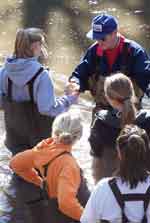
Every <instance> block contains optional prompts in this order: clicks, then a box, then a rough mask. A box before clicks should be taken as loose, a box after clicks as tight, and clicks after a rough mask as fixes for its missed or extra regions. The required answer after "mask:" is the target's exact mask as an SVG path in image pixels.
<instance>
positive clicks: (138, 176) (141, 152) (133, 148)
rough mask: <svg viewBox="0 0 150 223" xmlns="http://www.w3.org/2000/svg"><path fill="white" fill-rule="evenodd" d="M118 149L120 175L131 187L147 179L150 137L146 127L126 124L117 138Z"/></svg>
mask: <svg viewBox="0 0 150 223" xmlns="http://www.w3.org/2000/svg"><path fill="white" fill-rule="evenodd" d="M116 144H117V150H118V152H119V154H120V168H119V172H118V175H119V176H120V177H121V179H122V181H123V182H128V183H129V184H130V187H131V188H134V187H136V186H137V184H138V183H139V182H140V181H141V182H143V181H145V180H146V178H147V176H148V175H149V168H148V162H149V160H150V145H149V138H148V135H147V133H146V131H145V130H144V129H141V128H139V127H138V126H136V125H126V126H125V127H124V128H123V129H122V131H121V133H120V135H119V137H118V138H117V143H116Z"/></svg>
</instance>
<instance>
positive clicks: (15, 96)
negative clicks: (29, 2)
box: [0, 28, 77, 223]
mask: <svg viewBox="0 0 150 223" xmlns="http://www.w3.org/2000/svg"><path fill="white" fill-rule="evenodd" d="M46 57H47V51H46V46H45V35H44V33H43V32H42V30H41V29H38V28H27V29H19V30H18V31H17V34H16V40H15V45H14V52H13V55H12V56H10V57H8V58H7V59H6V62H5V64H4V65H3V66H2V67H1V69H0V107H1V108H2V109H3V110H4V118H5V129H6V138H5V145H6V147H7V148H8V149H9V150H10V151H11V152H12V154H13V155H15V154H16V153H18V152H21V151H24V150H26V149H29V148H32V147H33V146H35V145H36V144H37V143H38V142H39V141H41V140H42V139H45V138H47V137H49V136H50V135H51V126H52V122H53V120H54V117H55V116H56V115H58V114H59V113H61V112H64V111H66V110H68V108H69V107H70V105H71V104H72V103H74V102H76V99H77V94H76V92H70V94H69V95H64V96H63V97H59V98H56V97H55V93H54V86H53V81H52V77H51V71H48V70H47V69H45V68H44V66H43V64H42V63H41V62H40V61H41V60H42V61H43V60H44V59H46ZM40 59H41V60H40ZM12 183H13V185H14V186H15V188H16V196H18V197H19V198H18V197H16V200H17V204H16V205H17V207H16V212H17V213H16V214H15V216H16V217H15V219H13V220H12V222H15V223H18V222H19V223H20V222H23V219H24V217H23V216H22V218H23V219H21V220H22V221H21V220H20V217H19V220H17V218H18V217H17V216H21V215H23V214H24V213H25V210H26V209H25V208H24V211H23V213H22V214H21V213H20V211H21V210H22V209H23V208H21V204H18V203H20V202H19V200H20V201H21V203H22V202H30V201H31V200H36V199H38V198H39V196H40V195H39V188H35V186H34V185H32V184H29V183H27V182H25V181H23V180H20V179H18V178H16V177H13V180H12ZM20 193H21V195H19V194H20ZM17 210H18V211H17ZM27 222H28V223H29V221H27Z"/></svg>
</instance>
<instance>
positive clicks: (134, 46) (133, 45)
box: [125, 38, 145, 52]
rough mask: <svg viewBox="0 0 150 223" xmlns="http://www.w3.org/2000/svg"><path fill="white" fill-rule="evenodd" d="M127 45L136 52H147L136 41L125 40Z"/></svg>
mask: <svg viewBox="0 0 150 223" xmlns="http://www.w3.org/2000/svg"><path fill="white" fill-rule="evenodd" d="M125 43H127V44H128V45H129V47H130V49H132V50H134V51H136V52H140V51H142V52H145V49H144V47H143V46H142V45H140V44H139V43H138V42H136V41H135V40H131V39H127V38H126V39H125Z"/></svg>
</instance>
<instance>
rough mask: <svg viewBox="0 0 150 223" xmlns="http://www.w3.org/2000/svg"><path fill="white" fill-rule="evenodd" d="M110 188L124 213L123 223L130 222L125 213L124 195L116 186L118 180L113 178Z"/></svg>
mask: <svg viewBox="0 0 150 223" xmlns="http://www.w3.org/2000/svg"><path fill="white" fill-rule="evenodd" d="M109 186H110V188H111V190H112V192H113V194H114V196H115V198H116V200H117V202H118V204H119V206H120V208H121V212H122V223H127V222H129V220H128V218H127V217H126V215H125V213H124V206H125V205H124V201H123V198H122V194H121V192H120V190H119V188H118V186H117V184H116V179H115V178H113V179H111V180H110V181H109Z"/></svg>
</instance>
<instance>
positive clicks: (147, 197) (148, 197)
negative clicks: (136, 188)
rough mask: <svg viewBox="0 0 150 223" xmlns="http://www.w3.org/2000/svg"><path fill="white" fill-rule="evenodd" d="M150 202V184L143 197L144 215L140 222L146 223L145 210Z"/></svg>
mask: <svg viewBox="0 0 150 223" xmlns="http://www.w3.org/2000/svg"><path fill="white" fill-rule="evenodd" d="M149 204H150V186H149V187H148V189H147V191H146V193H145V199H144V216H143V219H142V223H147V217H146V211H147V208H148V205H149Z"/></svg>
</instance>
